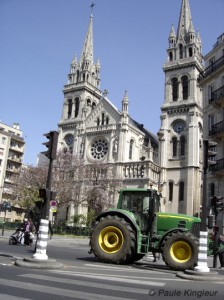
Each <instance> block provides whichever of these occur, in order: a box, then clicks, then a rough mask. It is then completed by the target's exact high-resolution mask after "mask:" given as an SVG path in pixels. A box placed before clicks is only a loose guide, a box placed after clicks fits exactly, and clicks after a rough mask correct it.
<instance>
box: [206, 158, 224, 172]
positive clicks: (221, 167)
mask: <svg viewBox="0 0 224 300" xmlns="http://www.w3.org/2000/svg"><path fill="white" fill-rule="evenodd" d="M209 171H211V172H218V171H224V158H222V159H218V160H217V161H216V164H215V165H212V166H210V167H209Z"/></svg>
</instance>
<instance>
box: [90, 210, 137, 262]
mask: <svg viewBox="0 0 224 300" xmlns="http://www.w3.org/2000/svg"><path fill="white" fill-rule="evenodd" d="M90 246H91V249H92V252H93V253H94V255H95V256H96V257H97V258H98V259H99V260H100V261H103V262H106V263H114V264H127V263H129V262H131V261H132V260H133V257H134V256H135V254H136V235H135V232H134V230H133V229H132V227H131V226H130V224H129V223H128V222H126V221H125V220H124V219H123V218H120V217H118V216H116V215H115V216H110V215H108V216H106V217H105V218H104V217H102V218H101V219H100V220H99V221H97V222H96V223H95V226H94V227H93V230H92V234H91V237H90Z"/></svg>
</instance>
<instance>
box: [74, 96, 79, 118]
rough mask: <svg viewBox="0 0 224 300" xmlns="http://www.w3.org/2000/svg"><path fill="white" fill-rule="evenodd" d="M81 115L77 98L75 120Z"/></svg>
mask: <svg viewBox="0 0 224 300" xmlns="http://www.w3.org/2000/svg"><path fill="white" fill-rule="evenodd" d="M78 114H79V98H75V118H77V117H78Z"/></svg>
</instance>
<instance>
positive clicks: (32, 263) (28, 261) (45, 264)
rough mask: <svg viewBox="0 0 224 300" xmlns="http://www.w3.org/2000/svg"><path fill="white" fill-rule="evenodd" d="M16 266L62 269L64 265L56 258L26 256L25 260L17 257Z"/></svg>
mask: <svg viewBox="0 0 224 300" xmlns="http://www.w3.org/2000/svg"><path fill="white" fill-rule="evenodd" d="M15 266H17V267H22V268H30V269H46V270H52V269H62V268H63V267H64V265H63V264H62V263H59V262H57V261H56V260H55V259H47V260H41V259H34V258H24V259H23V260H21V259H17V260H16V261H15Z"/></svg>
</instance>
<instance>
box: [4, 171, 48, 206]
mask: <svg viewBox="0 0 224 300" xmlns="http://www.w3.org/2000/svg"><path fill="white" fill-rule="evenodd" d="M46 178H47V169H46V168H43V167H42V168H38V167H33V166H28V167H23V168H22V169H21V172H20V173H19V174H16V175H13V176H11V178H10V179H11V181H12V182H13V184H12V185H11V186H10V191H11V193H12V194H13V195H14V197H13V198H14V200H13V203H14V204H15V205H16V204H17V205H18V206H19V207H22V208H24V209H26V210H27V211H28V210H31V209H32V208H33V207H34V205H35V202H36V201H37V200H38V199H39V189H41V188H44V187H45V184H46Z"/></svg>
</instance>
